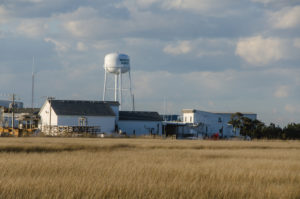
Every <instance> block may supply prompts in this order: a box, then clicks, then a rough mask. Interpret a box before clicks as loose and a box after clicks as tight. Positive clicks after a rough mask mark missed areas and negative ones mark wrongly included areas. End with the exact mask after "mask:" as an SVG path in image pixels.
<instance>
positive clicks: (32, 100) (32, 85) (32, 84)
mask: <svg viewBox="0 0 300 199" xmlns="http://www.w3.org/2000/svg"><path fill="white" fill-rule="evenodd" d="M33 106H34V56H33V57H32V82H31V108H34V107H33Z"/></svg>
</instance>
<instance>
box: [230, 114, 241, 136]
mask: <svg viewBox="0 0 300 199" xmlns="http://www.w3.org/2000/svg"><path fill="white" fill-rule="evenodd" d="M243 116H244V115H243V114H242V113H240V112H236V113H234V114H232V115H231V117H230V121H229V122H228V124H231V125H232V126H233V129H234V133H235V135H236V129H237V128H239V129H241V127H242V117H243Z"/></svg>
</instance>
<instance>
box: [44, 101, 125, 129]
mask: <svg viewBox="0 0 300 199" xmlns="http://www.w3.org/2000/svg"><path fill="white" fill-rule="evenodd" d="M118 106H119V103H118V102H103V101H78V100H46V102H45V103H44V105H43V106H42V108H41V109H40V112H39V115H40V117H41V120H40V128H41V129H42V131H43V130H44V129H46V128H48V127H49V125H50V127H51V128H53V127H59V126H70V127H74V126H85V127H99V128H100V132H105V133H111V132H114V131H115V127H116V122H117V114H118V111H119V109H118ZM100 132H98V133H100Z"/></svg>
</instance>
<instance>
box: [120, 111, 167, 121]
mask: <svg viewBox="0 0 300 199" xmlns="http://www.w3.org/2000/svg"><path fill="white" fill-rule="evenodd" d="M119 120H143V121H162V117H161V116H160V115H159V114H158V113H157V112H144V111H120V112H119Z"/></svg>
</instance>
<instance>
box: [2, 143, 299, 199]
mask: <svg viewBox="0 0 300 199" xmlns="http://www.w3.org/2000/svg"><path fill="white" fill-rule="evenodd" d="M0 169H1V170H0V198H216V199H218V198H223V199H227V198H228V199H232V198H276V199H277V198H295V199H296V198H300V141H251V142H248V141H200V140H185V141H184V140H169V139H167V140H163V139H97V138H95V139H92V138H0Z"/></svg>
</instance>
